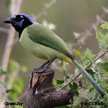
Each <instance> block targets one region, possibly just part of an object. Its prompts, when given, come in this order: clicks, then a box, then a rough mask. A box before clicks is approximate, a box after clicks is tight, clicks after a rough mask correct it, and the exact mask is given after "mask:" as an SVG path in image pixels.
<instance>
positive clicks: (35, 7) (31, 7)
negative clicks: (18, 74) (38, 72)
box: [0, 0, 108, 84]
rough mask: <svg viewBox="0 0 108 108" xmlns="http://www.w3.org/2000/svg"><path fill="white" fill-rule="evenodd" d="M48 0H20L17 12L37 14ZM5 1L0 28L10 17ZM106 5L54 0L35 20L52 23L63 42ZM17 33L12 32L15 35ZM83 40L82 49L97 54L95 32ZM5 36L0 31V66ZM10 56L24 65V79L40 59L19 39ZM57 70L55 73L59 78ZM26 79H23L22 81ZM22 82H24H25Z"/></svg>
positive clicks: (0, 2) (105, 1) (103, 0)
mask: <svg viewBox="0 0 108 108" xmlns="http://www.w3.org/2000/svg"><path fill="white" fill-rule="evenodd" d="M49 1H50V0H23V4H22V8H21V13H26V14H29V15H31V16H32V15H33V14H35V15H37V14H38V13H40V12H41V11H42V9H43V8H44V5H45V4H46V3H47V2H49ZM5 3H6V1H5V0H0V27H6V28H8V27H9V26H8V25H6V24H3V20H4V19H5V18H7V17H10V14H9V9H8V8H6V7H5ZM103 6H105V7H107V6H108V0H57V1H56V3H55V4H54V5H53V6H52V7H51V8H49V9H48V10H47V14H46V15H43V16H42V17H41V18H39V19H38V22H39V23H42V22H43V20H46V21H47V22H48V23H53V24H54V25H56V27H57V28H56V30H54V32H55V33H56V34H58V35H59V36H60V37H61V38H63V39H64V40H65V41H66V42H68V41H70V40H73V39H74V36H73V32H78V33H82V32H85V31H86V30H87V29H89V27H91V25H92V24H93V23H94V22H95V21H96V15H97V14H101V13H102V12H103V11H102V7H103ZM17 35H18V34H16V36H17ZM93 35H94V36H92V37H91V38H89V39H88V40H86V44H85V45H84V46H83V49H85V48H89V49H91V50H92V51H93V53H94V54H95V53H97V52H98V50H99V48H98V44H97V40H96V36H95V34H93ZM6 39H7V34H6V33H2V32H1V33H0V65H1V61H2V55H3V51H4V47H5V43H6ZM11 59H13V60H15V61H16V62H18V63H19V64H20V65H22V66H26V67H27V69H28V70H27V72H28V74H26V75H24V74H23V75H22V77H23V78H24V79H28V75H29V72H30V71H31V70H32V69H33V68H34V67H37V66H39V65H40V64H42V63H43V62H44V61H43V60H40V59H38V58H36V57H34V56H32V55H31V54H30V53H29V52H27V51H26V50H25V49H24V48H23V47H22V46H21V45H20V43H19V42H17V44H15V45H14V47H13V50H12V54H11ZM60 74H61V73H56V77H57V78H59V77H60ZM25 81H26V80H25ZM25 84H26V83H25Z"/></svg>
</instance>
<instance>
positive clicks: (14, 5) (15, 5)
mask: <svg viewBox="0 0 108 108" xmlns="http://www.w3.org/2000/svg"><path fill="white" fill-rule="evenodd" d="M21 3H22V0H11V6H10V14H11V16H13V15H15V14H18V13H19V12H20V9H21ZM14 37H15V30H14V28H13V27H10V29H9V32H8V38H7V42H6V45H5V49H4V53H3V58H2V68H3V70H4V71H7V68H8V62H9V58H10V55H11V51H12V47H13V46H12V45H13V43H14ZM5 77H6V75H3V76H2V77H1V80H2V81H5Z"/></svg>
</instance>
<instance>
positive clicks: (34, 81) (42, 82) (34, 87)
mask: <svg viewBox="0 0 108 108" xmlns="http://www.w3.org/2000/svg"><path fill="white" fill-rule="evenodd" d="M53 77H54V71H53V70H52V69H51V68H49V67H48V68H35V69H34V70H33V71H32V75H31V80H30V86H29V88H28V90H27V91H26V93H25V94H24V95H25V96H24V98H23V99H21V100H22V101H23V106H24V108H54V107H57V106H63V105H68V104H72V103H73V96H74V95H73V92H72V91H71V90H59V91H56V89H55V87H54V86H53V84H52V80H53ZM36 91H37V92H36Z"/></svg>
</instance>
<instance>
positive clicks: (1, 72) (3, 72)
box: [0, 68, 6, 76]
mask: <svg viewBox="0 0 108 108" xmlns="http://www.w3.org/2000/svg"><path fill="white" fill-rule="evenodd" d="M5 74H6V72H5V71H3V69H2V68H0V76H1V75H5Z"/></svg>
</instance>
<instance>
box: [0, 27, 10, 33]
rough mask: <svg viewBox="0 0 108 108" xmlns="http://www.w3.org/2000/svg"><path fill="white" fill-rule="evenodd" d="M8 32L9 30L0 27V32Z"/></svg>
mask: <svg viewBox="0 0 108 108" xmlns="http://www.w3.org/2000/svg"><path fill="white" fill-rule="evenodd" d="M8 31H9V29H7V28H4V27H0V32H3V33H8Z"/></svg>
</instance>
